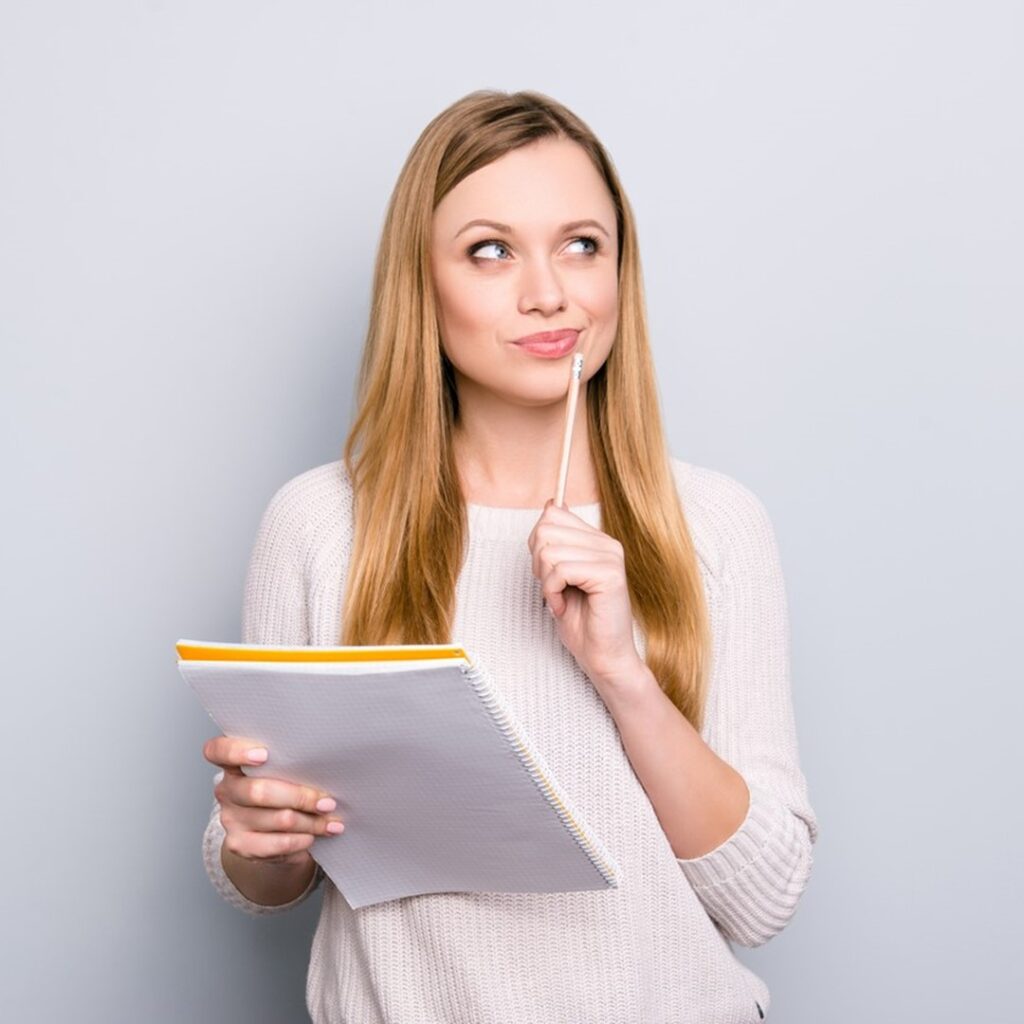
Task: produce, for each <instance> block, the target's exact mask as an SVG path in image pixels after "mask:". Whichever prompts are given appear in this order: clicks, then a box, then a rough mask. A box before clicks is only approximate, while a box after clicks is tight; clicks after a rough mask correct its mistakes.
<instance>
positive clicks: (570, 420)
mask: <svg viewBox="0 0 1024 1024" xmlns="http://www.w3.org/2000/svg"><path fill="white" fill-rule="evenodd" d="M582 377H583V353H582V352H577V353H576V355H574V356H573V357H572V367H571V369H570V372H569V400H568V402H567V404H566V407H565V436H564V437H563V438H562V465H561V466H560V467H559V468H558V489H557V490H556V492H555V504H556V505H560V506H561V507H562V508H564V507H565V482H566V480H567V479H568V477H569V449H570V448H572V433H573V430H572V428H573V424H574V423H575V422H576V399H577V396H578V395H579V393H580V379H581V378H582Z"/></svg>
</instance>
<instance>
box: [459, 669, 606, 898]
mask: <svg viewBox="0 0 1024 1024" xmlns="http://www.w3.org/2000/svg"><path fill="white" fill-rule="evenodd" d="M459 668H460V669H461V670H462V674H463V675H464V676H465V677H466V679H468V680H469V683H470V685H471V686H472V687H473V689H474V690H475V691H476V694H477V696H478V697H479V698H480V701H481V703H482V704H483V705H484V707H485V708H486V709H487V712H488V714H489V715H490V716H491V719H492V720H493V722H494V724H495V725H496V726H497V727H498V729H499V730H501V732H502V733H503V734H504V736H505V737H506V739H507V740H508V741H509V745H510V746H511V747H512V750H513V751H514V752H515V754H516V756H517V757H518V758H519V761H520V763H521V764H522V766H523V767H524V768H525V769H526V771H527V772H528V773H529V775H530V778H531V779H533V781H534V782H535V783H536V784H537V788H538V789H539V790H540V791H541V793H543V795H544V797H545V799H546V800H547V802H548V803H549V804H551V806H552V807H553V808H554V810H555V812H556V813H557V814H558V817H559V818H561V820H562V821H563V822H564V823H565V825H566V827H567V828H568V829H569V831H570V833H571V834H572V837H573V838H574V839H575V840H576V842H577V843H578V844H579V846H580V848H581V849H582V850H583V852H584V853H585V854H586V855H587V857H588V858H589V859H590V862H591V864H593V865H594V867H595V868H597V870H598V872H600V874H601V876H602V877H603V878H604V879H605V881H606V882H608V884H609V885H610V886H612V888H616V889H617V888H618V885H619V882H618V869H617V867H616V864H615V861H614V859H613V858H612V856H611V855H610V854H609V853H608V851H607V850H606V849H605V847H604V845H603V844H602V843H601V842H600V840H598V839H596V838H592V837H590V836H588V835H587V834H586V833H585V832H584V830H583V828H582V827H581V826H580V824H579V822H578V821H577V818H580V817H581V815H580V813H579V811H575V810H574V808H572V807H571V806H570V805H569V802H568V800H566V798H565V797H562V796H559V795H558V794H557V793H556V792H555V790H554V788H553V787H552V785H551V783H550V781H549V780H548V774H549V772H550V769H548V768H547V765H546V764H545V763H544V760H543V758H542V757H541V755H540V754H539V753H538V752H537V751H534V750H531V749H530V747H529V746H528V745H527V744H526V742H525V741H524V740H523V737H522V736H521V734H520V733H519V732H518V731H517V730H516V728H515V726H514V725H513V724H512V722H513V720H512V716H511V714H510V713H509V711H508V709H507V708H506V707H505V705H504V704H503V703H502V701H501V699H500V698H499V696H498V694H497V692H496V691H495V690H494V688H493V686H491V684H490V682H489V681H488V679H487V677H486V676H485V675H484V673H483V672H482V671H481V670H480V668H479V667H478V666H476V665H473V664H469V665H460V666H459Z"/></svg>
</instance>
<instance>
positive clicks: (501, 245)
mask: <svg viewBox="0 0 1024 1024" xmlns="http://www.w3.org/2000/svg"><path fill="white" fill-rule="evenodd" d="M489 245H496V246H497V247H498V248H499V249H504V248H505V243H504V242H498V241H495V240H494V239H493V238H489V239H488V240H487V241H486V242H477V243H476V245H474V246H473V247H472V248H471V249H470V250H469V255H470V256H472V257H473V258H474V259H489V258H490V257H487V256H477V254H476V253H477V250H478V249H485V248H486V247H487V246H489Z"/></svg>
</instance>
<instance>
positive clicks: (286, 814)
mask: <svg viewBox="0 0 1024 1024" xmlns="http://www.w3.org/2000/svg"><path fill="white" fill-rule="evenodd" d="M221 821H222V822H223V821H224V813H222V814H221ZM229 823H234V824H235V825H236V826H237V827H239V828H241V829H243V830H244V831H246V832H308V833H309V834H310V835H314V836H328V835H339V834H340V833H342V832H344V831H345V824H344V822H342V821H341V819H340V818H337V817H328V816H327V815H323V814H305V813H303V812H302V811H296V810H294V809H293V808H291V807H285V808H282V809H278V810H272V809H270V808H263V807H245V808H238V807H236V808H235V809H234V810H233V812H232V813H231V814H229V815H228V822H226V823H225V824H224V827H225V829H227V827H228V824H229Z"/></svg>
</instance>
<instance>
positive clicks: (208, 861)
mask: <svg viewBox="0 0 1024 1024" xmlns="http://www.w3.org/2000/svg"><path fill="white" fill-rule="evenodd" d="M297 497H298V495H297V494H296V492H295V490H294V489H293V488H292V487H291V486H290V483H286V484H285V485H284V486H283V487H281V488H280V489H279V490H278V491H277V493H276V494H274V496H273V497H272V498H271V500H270V502H269V504H268V506H267V508H266V511H265V512H264V513H263V517H262V519H261V521H260V524H259V529H258V531H257V535H256V541H255V544H254V546H253V549H252V553H251V555H250V559H249V566H248V570H247V573H246V579H245V592H244V600H243V606H242V642H243V643H248V644H287V645H307V644H308V643H309V628H308V623H307V619H306V589H305V581H304V576H303V572H302V564H303V563H302V537H303V534H302V521H301V508H300V507H299V506H298V505H297V502H296V498H297ZM222 776H223V772H220V773H218V774H217V776H216V777H215V779H214V782H215V784H216V783H219V782H220V781H221V778H222ZM224 836H225V833H224V828H223V825H222V823H221V820H220V806H219V804H218V803H217V801H214V804H213V809H212V812H211V814H210V820H209V823H208V825H207V827H206V832H205V834H204V836H203V862H204V864H205V866H206V871H207V874H208V875H209V877H210V881H211V882H212V883H213V886H214V888H215V889H216V890H217V891H218V892H219V893H220V894H221V896H223V897H224V898H225V899H226V900H227V901H228V902H229V903H231V904H232V905H233V906H236V907H238V908H239V909H240V910H244V911H246V912H247V913H250V914H269V913H276V912H280V911H283V910H287V909H289V908H291V907H293V906H295V905H296V904H298V903H301V902H302V901H303V900H305V899H306V897H308V896H309V894H310V893H311V892H312V891H313V890H314V889H315V888H316V887H317V885H318V884H319V883H320V881H321V879H322V877H323V872H322V870H321V869H320V867H319V866H318V865H317V864H316V862H315V861H314V860H313V859H312V857H310V856H309V854H308V853H306V854H305V855H304V856H303V855H295V856H294V857H293V858H292V859H290V860H289V861H287V862H284V863H272V862H267V863H258V862H256V861H252V860H248V859H246V858H242V857H239V856H237V855H235V854H233V853H232V852H231V851H230V850H228V849H226V848H225V845H224Z"/></svg>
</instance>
